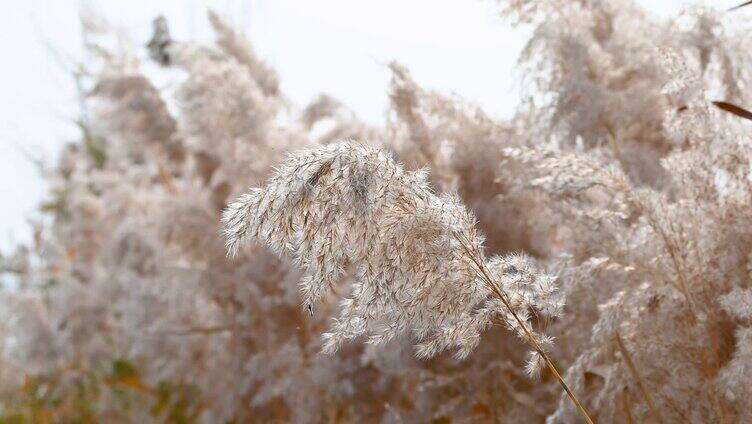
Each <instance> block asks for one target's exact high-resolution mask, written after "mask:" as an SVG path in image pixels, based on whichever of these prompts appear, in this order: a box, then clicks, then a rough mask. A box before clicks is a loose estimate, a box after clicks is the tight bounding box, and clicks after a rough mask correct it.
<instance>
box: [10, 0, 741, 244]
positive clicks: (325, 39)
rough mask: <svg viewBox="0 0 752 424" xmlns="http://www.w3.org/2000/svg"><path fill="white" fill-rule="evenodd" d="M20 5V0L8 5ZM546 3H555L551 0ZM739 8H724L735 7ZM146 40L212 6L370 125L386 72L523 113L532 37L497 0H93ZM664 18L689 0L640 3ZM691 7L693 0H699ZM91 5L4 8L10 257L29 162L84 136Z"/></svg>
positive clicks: (311, 87)
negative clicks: (81, 82)
mask: <svg viewBox="0 0 752 424" xmlns="http://www.w3.org/2000/svg"><path fill="white" fill-rule="evenodd" d="M5 1H6V2H8V3H11V2H10V1H8V0H5ZM544 1H545V0H544ZM737 2H738V1H733V0H730V1H725V0H722V1H714V2H712V4H715V5H716V6H719V5H720V6H723V7H728V6H732V5H734V4H735V3H737ZM88 3H89V4H90V5H92V6H93V9H95V10H97V11H99V12H101V13H102V14H103V15H104V16H105V17H106V18H107V19H108V21H109V22H110V23H111V24H112V25H114V26H115V27H117V28H122V29H123V30H124V31H125V32H127V33H129V34H131V37H132V39H133V40H134V42H136V43H138V44H143V43H144V42H146V41H147V40H148V38H149V35H150V32H151V21H152V19H153V18H154V17H155V16H156V15H158V14H164V15H165V16H166V17H167V18H168V20H169V22H170V27H171V32H172V35H173V37H174V38H176V39H181V40H191V39H194V40H202V41H208V40H210V37H211V33H210V30H209V28H208V25H207V22H206V19H205V10H206V9H207V7H211V8H213V9H215V10H216V11H218V12H220V13H222V14H223V15H225V16H226V17H227V18H228V19H229V20H230V21H231V22H232V23H233V24H234V25H235V26H236V27H237V28H239V29H242V30H243V31H244V32H245V33H246V34H247V35H248V37H249V38H250V40H251V42H252V43H253V44H254V46H255V48H256V51H257V53H258V54H259V55H260V56H261V57H263V58H265V59H266V60H267V62H268V63H269V64H270V65H272V66H273V67H274V68H275V69H276V70H277V72H278V74H279V76H280V78H281V82H282V90H283V92H284V93H285V94H286V95H287V96H288V97H289V98H290V99H291V100H292V101H293V102H294V103H296V104H299V105H304V104H305V103H307V102H308V101H310V100H311V99H313V98H314V97H315V96H316V95H317V94H319V93H322V92H325V93H328V94H330V95H333V96H334V97H336V98H338V99H340V100H342V101H343V102H344V103H345V104H347V105H348V106H350V107H351V108H352V109H353V110H354V111H355V112H356V113H357V114H358V115H359V116H360V117H361V118H362V119H364V120H366V121H368V122H370V123H379V122H382V121H383V117H384V113H385V110H386V107H387V96H386V93H387V91H386V86H387V83H388V80H389V74H388V72H387V70H386V68H385V64H387V63H388V62H389V61H391V60H397V61H399V62H400V63H402V64H404V65H406V66H407V67H408V68H409V69H410V70H411V72H412V74H413V76H414V77H415V79H416V80H417V81H418V83H420V84H421V85H423V86H426V87H428V88H431V89H436V90H439V91H441V92H446V93H456V94H459V95H460V96H462V97H464V98H466V99H468V100H470V101H472V102H475V103H478V104H480V105H481V106H483V108H484V109H485V110H486V111H488V112H489V113H491V114H493V115H497V116H501V117H505V116H510V115H511V114H512V112H513V111H514V109H515V107H516V103H517V101H516V99H517V92H516V91H515V89H514V87H515V81H516V77H515V74H514V72H513V70H514V64H515V62H516V59H517V55H518V53H519V52H520V49H521V48H522V46H523V44H524V42H525V40H526V35H525V31H523V30H519V29H512V28H510V26H509V24H508V23H507V22H505V21H503V20H502V19H500V18H499V17H498V13H497V10H498V6H496V5H495V3H494V2H492V1H490V0H317V1H311V0H213V1H212V0H161V1H160V0H99V1H90V2H88ZM638 3H640V4H643V5H644V6H646V7H649V8H650V9H652V10H653V11H655V12H656V13H658V14H660V15H663V16H672V15H675V14H676V13H678V12H679V11H680V10H681V9H682V7H683V6H684V5H686V4H687V3H688V2H686V1H680V0H660V1H650V0H639V1H638ZM690 4H691V3H690ZM80 5H81V2H80V1H79V0H24V1H14V2H12V5H10V4H8V5H6V7H3V13H2V14H0V28H2V31H3V34H2V37H0V51H1V52H3V57H5V60H4V61H3V62H4V63H3V64H2V71H0V72H1V74H0V75H2V77H0V157H2V162H0V202H1V203H0V250H1V251H3V252H7V251H8V250H9V249H10V248H11V247H12V246H13V245H15V244H16V243H18V242H26V241H28V240H29V238H30V227H29V225H28V224H27V217H30V216H33V215H34V214H36V213H37V212H36V211H37V208H38V205H39V203H40V202H41V201H42V200H43V199H44V198H45V193H46V190H47V188H46V186H45V183H44V180H43V179H42V178H41V175H39V173H38V172H37V170H36V167H35V165H34V164H33V163H32V161H31V160H30V159H29V157H34V158H37V157H41V158H43V159H44V160H45V161H46V162H47V163H50V164H52V163H54V159H55V155H56V152H57V151H58V149H59V148H60V147H61V146H62V145H63V144H64V142H65V141H68V140H72V139H74V138H75V137H76V135H77V131H76V129H75V127H74V126H72V125H71V120H72V119H74V118H75V117H76V107H77V101H76V95H75V88H74V86H73V82H72V80H71V78H70V77H69V75H68V74H67V73H66V72H65V67H66V66H71V64H73V63H75V61H76V60H78V59H80V58H81V52H82V49H81V46H80V45H81V36H80V30H79V21H78V11H79V8H80Z"/></svg>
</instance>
